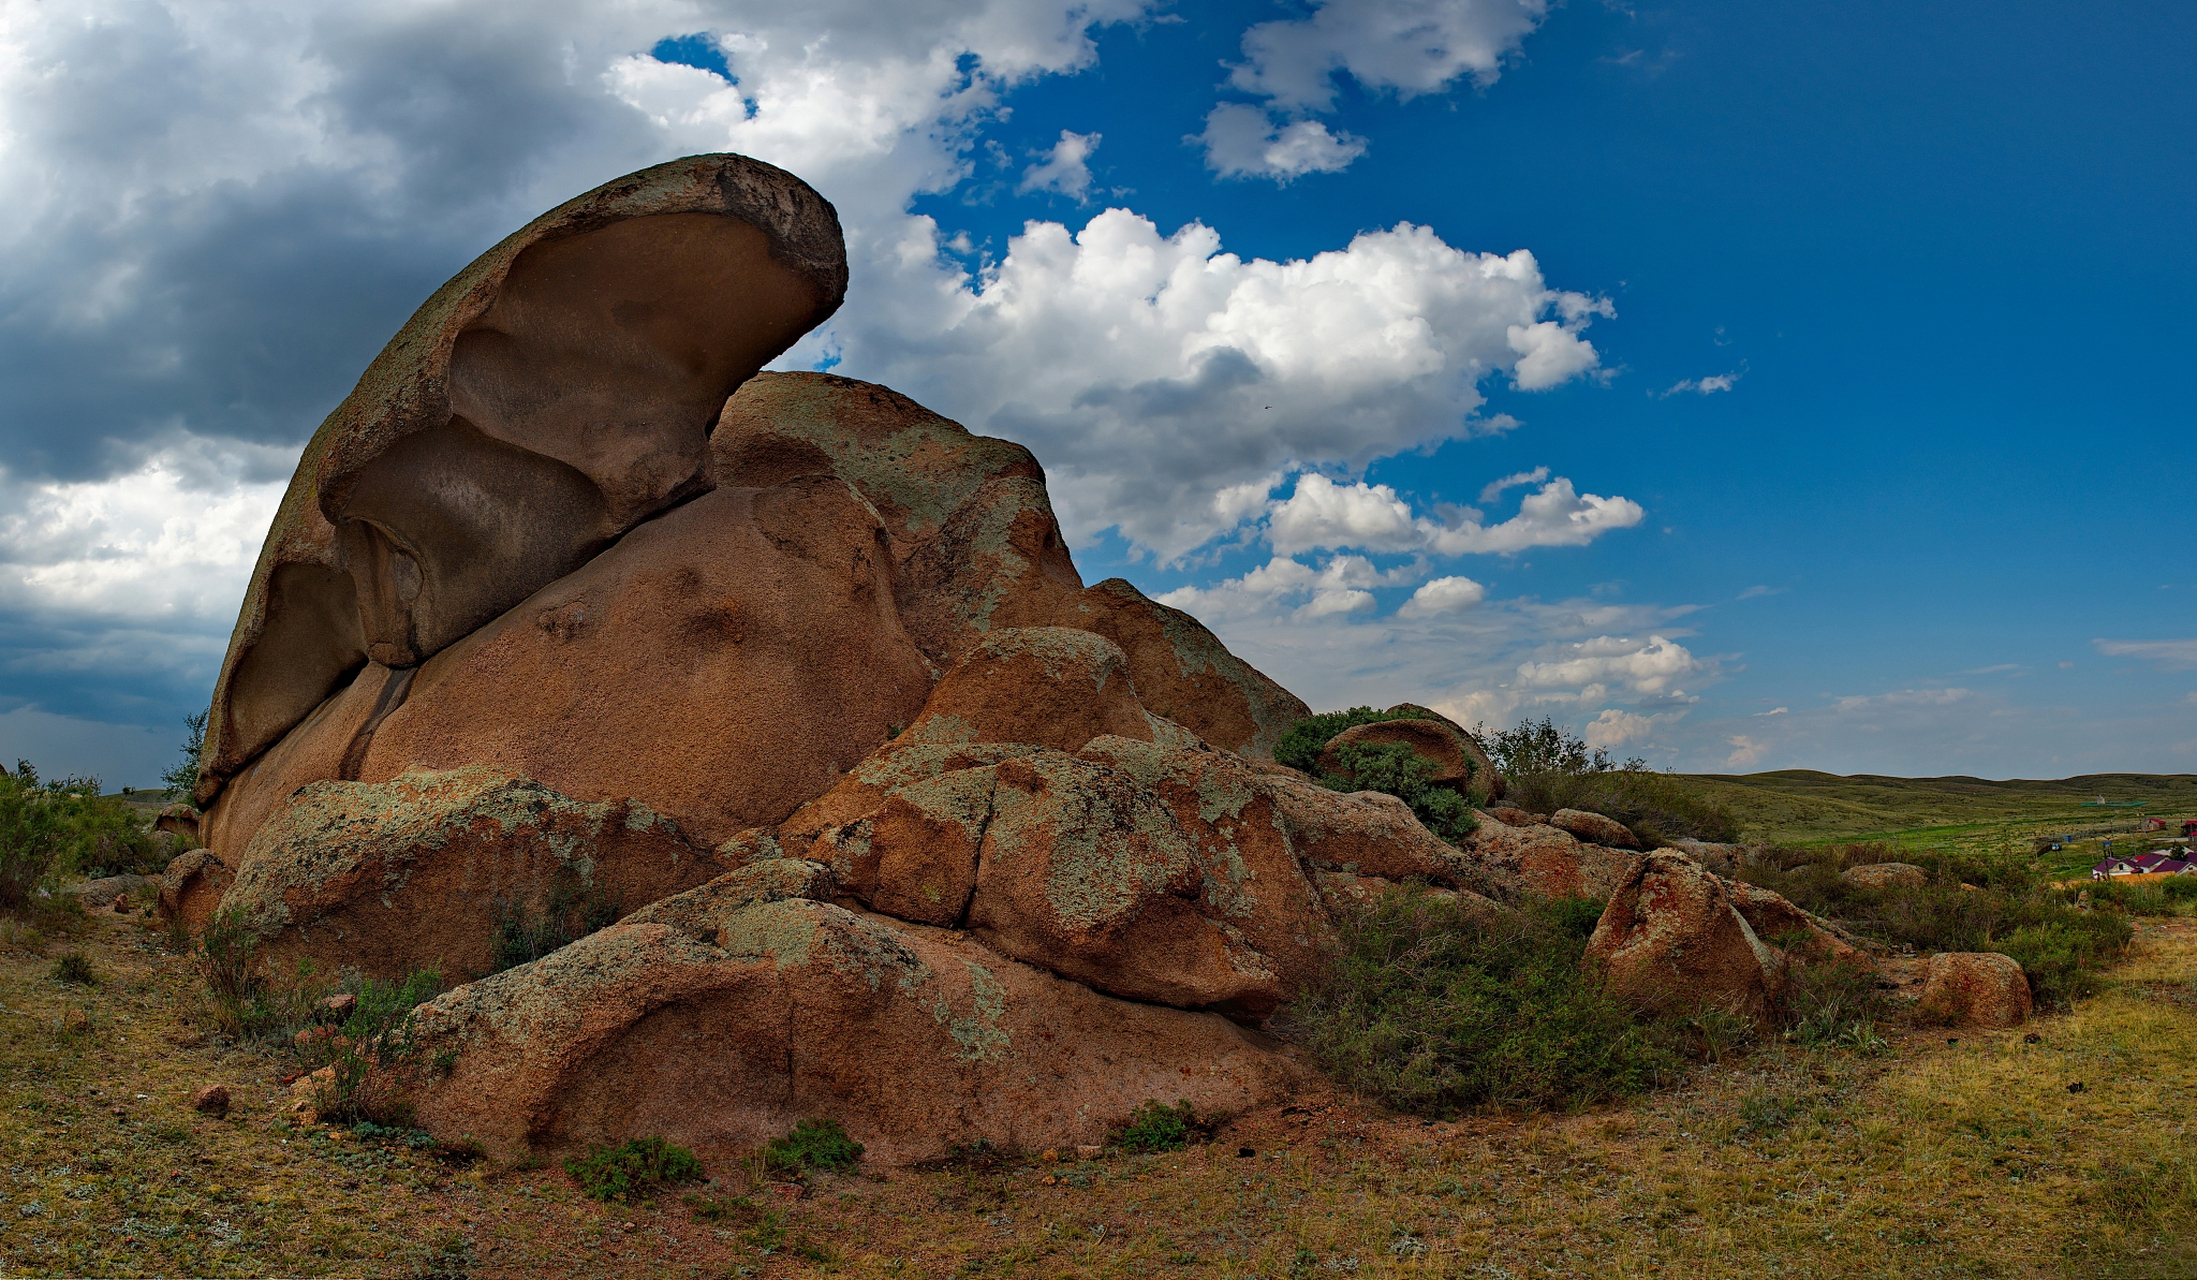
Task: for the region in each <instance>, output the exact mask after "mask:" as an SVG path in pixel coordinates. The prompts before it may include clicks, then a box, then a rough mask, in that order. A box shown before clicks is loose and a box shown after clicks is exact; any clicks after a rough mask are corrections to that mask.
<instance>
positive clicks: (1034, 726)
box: [904, 627, 1152, 752]
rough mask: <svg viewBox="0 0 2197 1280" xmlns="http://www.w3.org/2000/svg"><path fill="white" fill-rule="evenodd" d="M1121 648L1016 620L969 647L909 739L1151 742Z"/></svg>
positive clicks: (1063, 745) (1064, 745) (1070, 744)
mask: <svg viewBox="0 0 2197 1280" xmlns="http://www.w3.org/2000/svg"><path fill="white" fill-rule="evenodd" d="M1127 666H1128V662H1127V659H1126V658H1125V657H1124V656H1123V654H1122V651H1121V648H1120V647H1119V646H1118V645H1116V644H1115V643H1114V642H1113V641H1111V640H1108V639H1107V638H1106V637H1104V636H1101V635H1098V634H1096V633H1094V632H1090V631H1081V630H1077V629H1074V628H1071V627H1013V628H1009V629H1007V630H1004V631H997V632H994V633H992V634H991V635H989V636H986V637H985V638H984V639H983V640H981V641H979V642H978V643H977V644H975V645H973V646H971V647H970V649H969V651H968V654H967V656H966V657H965V658H963V659H962V661H961V664H960V665H959V666H957V667H955V668H954V669H953V670H952V671H950V672H948V673H947V674H946V677H945V678H944V679H942V680H940V681H939V682H938V686H937V687H936V688H934V689H933V690H931V695H930V699H929V701H927V702H925V703H924V704H923V711H922V714H921V715H918V716H917V717H916V718H915V721H914V723H912V724H910V725H909V726H908V729H907V732H906V734H905V735H904V737H905V738H906V739H907V741H908V742H910V743H919V742H924V743H939V744H954V743H963V742H1014V743H1028V744H1031V745H1033V746H1046V747H1053V748H1056V749H1058V750H1061V751H1068V752H1074V751H1079V750H1081V749H1082V747H1083V744H1084V743H1086V742H1089V741H1090V740H1091V739H1093V738H1095V737H1098V736H1099V735H1101V734H1113V735H1115V736H1117V737H1124V738H1143V739H1145V740H1147V741H1149V740H1150V739H1151V737H1152V727H1151V725H1150V723H1149V722H1148V718H1147V717H1146V716H1145V714H1144V706H1143V704H1142V703H1140V702H1138V701H1137V691H1136V689H1135V688H1134V687H1133V686H1132V685H1131V684H1130V682H1129V673H1128V671H1127Z"/></svg>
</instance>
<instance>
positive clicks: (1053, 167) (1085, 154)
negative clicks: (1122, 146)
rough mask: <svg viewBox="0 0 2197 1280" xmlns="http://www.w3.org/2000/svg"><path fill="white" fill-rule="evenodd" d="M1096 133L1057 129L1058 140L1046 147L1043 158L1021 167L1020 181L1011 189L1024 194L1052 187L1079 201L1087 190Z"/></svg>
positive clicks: (1097, 137) (1088, 193)
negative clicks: (1058, 130) (1026, 166)
mask: <svg viewBox="0 0 2197 1280" xmlns="http://www.w3.org/2000/svg"><path fill="white" fill-rule="evenodd" d="M1098 144H1099V135H1098V134H1095V133H1070V132H1069V131H1068V130H1066V129H1063V130H1061V131H1060V141H1059V142H1056V143H1054V144H1053V145H1052V147H1051V149H1049V150H1048V151H1046V153H1045V158H1044V159H1043V160H1041V161H1039V162H1038V163H1036V164H1033V165H1031V166H1030V167H1029V168H1027V169H1025V170H1023V171H1022V182H1021V184H1020V185H1018V186H1017V187H1016V188H1015V189H1016V190H1017V191H1020V192H1023V193H1024V194H1028V193H1029V192H1032V191H1052V192H1057V193H1059V194H1061V195H1064V196H1066V197H1068V198H1069V199H1071V200H1074V201H1076V202H1077V203H1079V204H1080V203H1082V202H1083V201H1084V200H1086V199H1088V198H1089V197H1090V194H1091V166H1090V163H1089V162H1090V159H1091V153H1092V152H1094V151H1096V150H1098Z"/></svg>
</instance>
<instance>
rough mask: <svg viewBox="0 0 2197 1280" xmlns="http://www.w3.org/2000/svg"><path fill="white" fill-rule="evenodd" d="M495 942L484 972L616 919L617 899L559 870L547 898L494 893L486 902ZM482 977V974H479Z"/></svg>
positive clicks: (533, 956) (499, 970) (508, 965)
mask: <svg viewBox="0 0 2197 1280" xmlns="http://www.w3.org/2000/svg"><path fill="white" fill-rule="evenodd" d="M489 911H490V918H491V919H492V920H493V921H494V922H495V923H494V926H493V927H494V929H495V942H494V948H493V952H492V954H493V958H492V959H491V961H490V967H489V970H488V972H489V973H502V972H503V971H504V970H506V969H515V968H517V967H518V966H520V965H522V964H527V963H530V962H532V961H535V960H539V959H541V958H542V957H543V956H546V955H548V954H550V953H551V952H553V951H556V950H558V949H559V948H561V947H564V946H567V945H569V944H570V943H573V942H577V941H579V940H580V939H581V938H584V937H586V936H587V935H589V934H591V933H593V932H595V931H596V930H598V929H602V928H606V927H608V926H609V925H611V924H614V923H616V922H617V919H618V903H617V901H616V899H614V898H611V897H609V896H608V895H606V894H604V893H603V892H602V890H601V889H600V888H598V887H596V886H592V885H590V886H585V887H583V886H582V885H581V884H580V882H579V878H578V877H577V876H574V875H571V874H569V873H566V874H563V875H560V876H558V877H557V879H556V880H555V882H554V883H553V884H552V885H551V888H550V891H549V896H548V900H547V901H545V902H543V903H541V904H539V905H537V904H535V903H532V902H528V901H526V900H523V899H521V900H515V901H514V900H506V899H498V900H496V901H495V902H493V903H491V904H490V906H489ZM483 976H484V977H485V976H486V975H483Z"/></svg>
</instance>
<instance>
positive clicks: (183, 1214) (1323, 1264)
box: [0, 915, 2197, 1280]
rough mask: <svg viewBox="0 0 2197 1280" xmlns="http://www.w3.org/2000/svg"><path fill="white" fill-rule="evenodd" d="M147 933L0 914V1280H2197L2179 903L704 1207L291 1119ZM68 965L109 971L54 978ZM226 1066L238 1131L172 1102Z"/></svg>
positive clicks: (2193, 946)
mask: <svg viewBox="0 0 2197 1280" xmlns="http://www.w3.org/2000/svg"><path fill="white" fill-rule="evenodd" d="M141 920H142V918H141V917H121V918H118V917H115V916H112V915H103V916H100V917H95V918H93V919H91V920H88V921H85V922H83V923H81V924H80V925H78V926H77V927H76V928H77V932H76V935H75V936H73V937H71V936H64V935H60V934H57V933H56V932H55V930H54V928H53V927H52V926H51V925H50V924H49V925H48V927H47V928H46V930H45V932H46V934H47V937H46V938H45V940H44V942H43V944H42V947H40V948H38V949H32V948H29V947H26V946H25V945H24V941H23V935H22V934H21V933H20V931H16V932H14V933H12V934H10V933H6V932H0V942H5V940H6V939H7V938H9V937H13V938H14V939H16V942H15V945H13V946H11V947H7V948H6V949H5V950H0V1006H4V1008H5V1012H4V1013H0V1170H4V1172H5V1180H4V1181H0V1274H6V1275H54V1274H78V1275H83V1274H96V1275H147V1274H178V1273H182V1274H192V1275H267V1274H286V1275H289V1274H296V1275H316V1274H335V1275H376V1276H384V1275H386V1276H459V1275H471V1276H482V1277H487V1276H513V1277H520V1276H523V1277H528V1278H529V1280H533V1278H536V1277H542V1276H562V1275H575V1274H586V1275H636V1276H640V1275H647V1276H710V1277H715V1276H765V1277H792V1276H811V1275H845V1276H857V1277H868V1276H949V1275H950V1276H1011V1275H1037V1276H1048V1277H1050V1276H1087V1277H1101V1276H1124V1277H1137V1278H1138V1280H1144V1278H1145V1277H1151V1276H1173V1275H1182V1276H1214V1277H1222V1276H1226V1277H1237V1276H1262V1277H1328V1276H1348V1275H1358V1276H1385V1275H1399V1276H1489V1277H1500V1276H1512V1277H1524V1276H1533V1275H1550V1274H1554V1275H1567V1276H1569V1275H1576V1276H1608V1277H1639V1276H1672V1277H1677V1276H1702V1277H1720V1276H1733V1277H1738V1276H1746V1277H1757V1276H1765V1275H1770V1276H1774V1275H1795V1276H1827V1275H1838V1276H2007V1277H2025V1276H2065V1275H2118V1276H2130V1277H2138V1276H2157V1277H2172V1276H2188V1275H2192V1274H2197V1132H2193V1117H2192V1108H2191V1105H2190V1101H2189V1088H2190V1085H2189V1078H2188V1074H2187V1065H2188V1063H2189V1062H2190V1061H2191V1060H2192V1057H2193V1055H2197V919H2191V918H2188V917H2182V918H2176V919H2170V920H2163V921H2146V922H2143V923H2142V925H2141V928H2140V932H2139V934H2138V943H2137V946H2136V948H2135V949H2134V951H2133V952H2132V958H2131V960H2130V961H2129V962H2128V963H2127V964H2125V965H2124V966H2122V967H2121V968H2120V969H2118V970H2117V971H2115V974H2114V977H2113V980H2112V982H2111V983H2110V984H2109V986H2108V988H2107V990H2106V991H2104V992H2103V993H2102V994H2100V995H2098V996H2097V997H2094V998H2091V999H2088V1000H2085V1001H2083V1002H2081V1003H2080V1004H2078V1006H2077V1007H2076V1008H2075V1009H2074V1011H2073V1012H2071V1013H2069V1014H2067V1015H2064V1016H2060V1017H2054V1018H2047V1019H2040V1020H2038V1021H2036V1022H2033V1023H2032V1024H2030V1025H2029V1026H2028V1027H2025V1028H2022V1029H2020V1030H2017V1031H2012V1032H1990V1033H1972V1032H1962V1033H1957V1034H1952V1035H1948V1034H1947V1033H1944V1032H1938V1033H1934V1034H1924V1033H1914V1034H1908V1035H1904V1036H1897V1037H1894V1039H1893V1043H1892V1047H1891V1048H1890V1050H1889V1051H1888V1052H1886V1053H1884V1054H1882V1055H1879V1056H1876V1057H1860V1056H1854V1055H1851V1054H1846V1053H1840V1052H1809V1051H1803V1050H1800V1049H1798V1048H1796V1047H1793V1046H1788V1045H1771V1046H1765V1047H1760V1048H1757V1049H1756V1050H1755V1051H1753V1052H1751V1053H1749V1054H1746V1055H1744V1056H1742V1057H1740V1058H1739V1059H1737V1060H1736V1061H1734V1062H1731V1063H1728V1064H1727V1065H1724V1066H1719V1067H1704V1068H1697V1069H1695V1070H1694V1071H1693V1073H1692V1074H1691V1076H1690V1077H1689V1078H1688V1079H1687V1080H1686V1081H1685V1082H1684V1083H1683V1084H1682V1085H1680V1086H1679V1087H1677V1088H1674V1089H1670V1090H1667V1091H1664V1092H1661V1093H1658V1094H1654V1095H1651V1096H1649V1097H1647V1098H1645V1099H1643V1100H1641V1101H1639V1102H1636V1103H1633V1104H1629V1105H1624V1106H1618V1107H1613V1108H1605V1109H1600V1110H1595V1111H1591V1112H1588V1113H1584V1114H1577V1115H1555V1116H1536V1117H1502V1116H1489V1117H1474V1118H1470V1119H1467V1120H1465V1121H1462V1122H1460V1123H1454V1124H1451V1123H1427V1122H1423V1121H1419V1120H1415V1119H1407V1118H1402V1117H1396V1116H1391V1115H1387V1114H1384V1113H1381V1112H1380V1111H1378V1110H1377V1109H1375V1108H1371V1107H1368V1106H1365V1105H1362V1104H1360V1103H1358V1102H1356V1101H1354V1100H1352V1099H1349V1098H1345V1097H1335V1096H1327V1095H1311V1096H1306V1097H1303V1098H1299V1099H1297V1100H1296V1101H1295V1102H1294V1103H1293V1104H1292V1105H1290V1106H1288V1107H1286V1108H1275V1109H1271V1110H1269V1111H1265V1112H1261V1113H1257V1114H1253V1115H1248V1116H1244V1117H1240V1118H1238V1119H1236V1120H1235V1121H1233V1122H1231V1123H1230V1124H1229V1125H1228V1126H1226V1127H1224V1128H1223V1129H1222V1130H1221V1131H1220V1132H1219V1133H1218V1134H1217V1135H1215V1137H1214V1140H1213V1141H1212V1142H1210V1143H1208V1144H1204V1145H1200V1146H1196V1147H1193V1148H1191V1149H1190V1150H1188V1151H1185V1152H1180V1153H1173V1154H1167V1155H1156V1156H1138V1157H1113V1158H1108V1159H1100V1160H1092V1161H1083V1162H1072V1163H1049V1162H1046V1161H1043V1160H1042V1159H1034V1158H1023V1159H1013V1160H1006V1161H1002V1162H1000V1163H998V1164H996V1165H994V1166H991V1167H964V1168H955V1169H936V1170H923V1171H915V1170H877V1169H869V1168H866V1167H858V1169H857V1171H856V1172H853V1173H850V1174H847V1175H842V1176H838V1177H829V1178H822V1177H820V1178H818V1179H817V1180H816V1182H815V1184H814V1185H813V1186H811V1187H809V1188H807V1189H806V1191H805V1192H803V1191H802V1190H801V1189H800V1188H795V1187H792V1186H780V1185H773V1184H770V1183H758V1182H756V1181H755V1180H754V1179H753V1177H752V1175H753V1169H752V1168H749V1167H729V1168H711V1169H710V1170H709V1173H711V1174H712V1175H714V1176H715V1178H716V1181H715V1183H714V1184H712V1185H709V1186H706V1187H703V1188H701V1189H700V1193H699V1194H700V1199H699V1201H698V1203H697V1205H690V1204H687V1203H683V1202H682V1200H681V1199H680V1198H679V1197H677V1196H670V1195H667V1196H660V1197H658V1198H657V1199H656V1200H655V1201H654V1202H653V1203H650V1204H646V1205H599V1204H596V1203H594V1202H592V1201H589V1200H586V1199H584V1198H583V1197H581V1196H579V1195H578V1193H577V1192H576V1190H575V1189H574V1186H573V1183H572V1182H571V1180H570V1179H569V1178H568V1177H567V1176H566V1175H565V1174H563V1173H562V1172H561V1171H558V1170H554V1169H534V1170H519V1169H499V1168H493V1167H489V1166H486V1165H482V1164H477V1163H467V1162H465V1161H464V1160H462V1159H457V1158H444V1157H442V1156H439V1155H437V1154H436V1153H435V1152H434V1151H433V1150H432V1149H425V1148H414V1147H412V1146H410V1145H407V1144H406V1143H405V1142H402V1141H392V1140H363V1139H360V1138H359V1137H357V1136H355V1135H352V1134H349V1133H344V1132H335V1131H330V1130H328V1129H325V1128H318V1127H315V1128H303V1127H298V1126H295V1125H293V1124H292V1122H291V1118H290V1116H289V1113H288V1111H287V1106H288V1092H287V1090H285V1089H284V1087H283V1084H282V1079H283V1077H284V1076H285V1075H286V1074H287V1073H288V1072H289V1070H291V1069H292V1068H291V1066H290V1064H289V1063H288V1062H287V1061H286V1055H283V1054H281V1053H277V1052H271V1051H264V1050H250V1049H234V1048H225V1047H223V1046H221V1045H219V1044H215V1043H210V1042H208V1041H206V1040H205V1039H204V1038H203V1037H202V1036H201V1034H200V1033H199V1032H198V1031H197V1029H196V1028H194V1027H192V1026H189V1025H187V1024H186V1022H185V1017H186V1016H187V1014H188V1013H189V1011H190V1010H191V1008H192V1003H193V995H192V993H193V991H194V989H195V984H194V980H193V978H192V975H191V973H190V972H189V970H188V968H187V965H186V963H185V962H184V961H183V960H181V959H179V958H177V957H173V956H170V955H168V954H166V953H165V949H164V946H163V939H162V935H161V934H160V932H159V931H158V930H157V929H155V928H152V927H150V926H149V925H148V924H145V923H141ZM76 948H81V949H82V950H83V951H84V952H85V953H86V954H87V955H88V956H89V958H90V959H91V962H92V965H93V967H94V969H95V971H96V972H97V974H98V975H99V977H100V982H99V984H98V985H97V986H94V987H90V988H83V987H73V986H63V985H61V984H59V983H57V982H56V981H54V980H53V978H52V977H51V976H50V973H51V971H52V966H53V962H54V957H55V956H58V955H59V954H61V953H63V952H65V951H68V950H71V949H76ZM212 1082H219V1083H224V1084H227V1085H228V1086H229V1088H230V1090H231V1092H232V1094H233V1095H234V1098H235V1104H234V1107H233V1109H232V1110H231V1111H230V1113H229V1115H228V1116H227V1117H226V1118H221V1119H214V1118H210V1117H207V1116H203V1115H200V1114H198V1113H195V1112H193V1111H191V1110H189V1109H188V1107H187V1106H186V1105H185V1100H186V1098H187V1097H188V1096H189V1094H190V1093H191V1091H192V1090H193V1089H194V1088H195V1087H197V1086H198V1085H201V1084H205V1083H212ZM2078 1083H2079V1084H2081V1085H2083V1086H2084V1087H2083V1089H2082V1091H2080V1092H2071V1091H2070V1086H2071V1085H2074V1084H2078ZM1246 1151H1248V1152H1249V1153H1250V1154H1244V1153H1245V1152H1246Z"/></svg>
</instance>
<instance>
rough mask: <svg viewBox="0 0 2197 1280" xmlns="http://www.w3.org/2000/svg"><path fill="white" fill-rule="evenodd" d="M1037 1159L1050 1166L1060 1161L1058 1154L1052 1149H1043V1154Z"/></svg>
mask: <svg viewBox="0 0 2197 1280" xmlns="http://www.w3.org/2000/svg"><path fill="white" fill-rule="evenodd" d="M1039 1159H1042V1160H1044V1161H1045V1162H1046V1163H1047V1164H1051V1163H1052V1162H1053V1161H1055V1160H1058V1159H1060V1152H1059V1151H1058V1150H1057V1149H1055V1148H1053V1147H1047V1148H1045V1154H1044V1155H1043V1156H1040V1157H1039Z"/></svg>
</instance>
